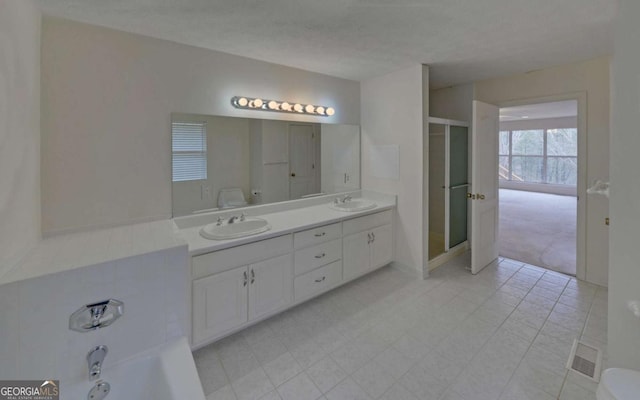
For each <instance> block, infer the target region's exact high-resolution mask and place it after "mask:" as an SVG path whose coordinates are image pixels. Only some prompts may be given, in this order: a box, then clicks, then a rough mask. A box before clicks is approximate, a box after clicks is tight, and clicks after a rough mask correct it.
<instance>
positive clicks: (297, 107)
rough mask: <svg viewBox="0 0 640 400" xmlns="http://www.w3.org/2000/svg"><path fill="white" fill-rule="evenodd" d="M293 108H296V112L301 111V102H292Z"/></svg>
mask: <svg viewBox="0 0 640 400" xmlns="http://www.w3.org/2000/svg"><path fill="white" fill-rule="evenodd" d="M293 109H294V110H296V111H297V112H302V104H298V103H296V104H294V105H293Z"/></svg>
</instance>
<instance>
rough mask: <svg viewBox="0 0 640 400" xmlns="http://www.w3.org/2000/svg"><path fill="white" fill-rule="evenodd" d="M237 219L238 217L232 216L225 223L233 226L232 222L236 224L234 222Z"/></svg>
mask: <svg viewBox="0 0 640 400" xmlns="http://www.w3.org/2000/svg"><path fill="white" fill-rule="evenodd" d="M238 218H240V217H238V216H237V215H233V216H232V217H231V218H229V221H228V222H227V223H228V224H233V223H234V222H236V220H238Z"/></svg>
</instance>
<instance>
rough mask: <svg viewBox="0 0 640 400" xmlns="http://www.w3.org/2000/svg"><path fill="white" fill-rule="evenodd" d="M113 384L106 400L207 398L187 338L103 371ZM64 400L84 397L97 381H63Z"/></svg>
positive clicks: (62, 393) (80, 399)
mask: <svg viewBox="0 0 640 400" xmlns="http://www.w3.org/2000/svg"><path fill="white" fill-rule="evenodd" d="M100 379H102V380H103V381H104V382H108V383H109V384H110V385H111V391H110V393H109V394H108V395H107V397H106V398H105V400H187V399H188V400H205V396H204V393H203V392H202V386H201V384H200V379H199V378H198V372H197V370H196V365H195V363H194V361H193V356H192V355H191V350H190V348H189V343H188V342H187V339H186V338H180V339H178V340H176V341H175V342H172V343H169V344H167V345H164V346H162V347H160V348H158V349H154V351H151V352H149V353H145V354H143V355H140V356H137V357H134V358H132V359H130V360H127V361H123V362H122V363H119V364H117V365H114V366H113V367H111V368H106V369H105V370H103V371H102V375H101V377H100ZM60 383H61V385H60V399H61V400H85V399H86V398H87V394H88V393H89V390H90V389H91V388H92V387H93V386H94V384H95V381H93V382H89V381H88V380H87V381H84V382H81V383H77V384H73V385H65V384H64V382H60Z"/></svg>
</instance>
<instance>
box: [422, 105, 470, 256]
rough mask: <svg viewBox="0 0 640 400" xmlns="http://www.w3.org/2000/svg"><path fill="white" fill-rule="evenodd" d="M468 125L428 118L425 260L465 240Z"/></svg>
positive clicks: (446, 251)
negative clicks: (427, 249)
mask: <svg viewBox="0 0 640 400" xmlns="http://www.w3.org/2000/svg"><path fill="white" fill-rule="evenodd" d="M468 191H469V127H468V124H467V123H466V122H463V121H454V120H447V119H441V118H429V260H432V259H435V258H437V257H439V256H440V255H442V254H444V253H448V252H449V250H451V249H454V248H456V246H460V245H461V244H463V243H465V242H466V241H467V192H468Z"/></svg>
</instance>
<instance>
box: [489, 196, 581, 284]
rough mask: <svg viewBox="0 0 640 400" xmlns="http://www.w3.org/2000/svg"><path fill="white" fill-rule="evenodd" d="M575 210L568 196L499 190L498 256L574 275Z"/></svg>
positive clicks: (575, 204) (574, 205) (575, 203)
mask: <svg viewBox="0 0 640 400" xmlns="http://www.w3.org/2000/svg"><path fill="white" fill-rule="evenodd" d="M576 207H577V201H576V198H575V197H572V196H558V195H554V194H546V193H536V192H525V191H521V190H507V189H500V255H501V256H503V257H507V258H512V259H514V260H518V261H522V262H525V263H528V264H532V265H537V266H540V267H544V268H547V269H552V270H554V271H558V272H562V273H565V274H569V275H575V274H576V213H577V212H576Z"/></svg>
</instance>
